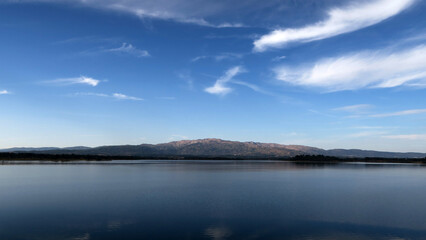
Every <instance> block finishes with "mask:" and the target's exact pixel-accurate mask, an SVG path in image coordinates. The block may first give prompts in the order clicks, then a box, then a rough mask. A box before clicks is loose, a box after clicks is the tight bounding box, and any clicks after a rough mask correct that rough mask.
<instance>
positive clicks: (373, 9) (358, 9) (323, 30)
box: [254, 0, 415, 52]
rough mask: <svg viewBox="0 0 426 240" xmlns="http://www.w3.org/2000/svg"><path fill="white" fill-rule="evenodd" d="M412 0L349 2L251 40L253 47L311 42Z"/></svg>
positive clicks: (390, 13)
mask: <svg viewBox="0 0 426 240" xmlns="http://www.w3.org/2000/svg"><path fill="white" fill-rule="evenodd" d="M414 2H415V0H392V1H389V0H374V1H363V2H361V3H352V4H350V5H349V6H346V7H342V8H333V9H331V10H329V11H328V13H327V15H328V18H327V19H325V20H323V21H320V22H317V23H315V24H312V25H307V26H305V27H301V28H289V29H278V30H274V31H272V32H271V33H269V34H266V35H264V36H262V37H261V38H259V39H258V40H256V41H255V42H254V51H257V52H263V51H266V50H267V49H269V48H281V47H285V46H286V45H288V44H290V43H295V42H302V43H303V42H312V41H316V40H321V39H325V38H330V37H334V36H337V35H340V34H344V33H348V32H353V31H356V30H359V29H362V28H365V27H368V26H371V25H374V24H377V23H380V22H382V21H384V20H386V19H388V18H390V17H392V16H395V15H397V14H399V13H400V12H402V11H403V10H405V9H407V8H408V7H410V6H411V5H412V4H413V3H414Z"/></svg>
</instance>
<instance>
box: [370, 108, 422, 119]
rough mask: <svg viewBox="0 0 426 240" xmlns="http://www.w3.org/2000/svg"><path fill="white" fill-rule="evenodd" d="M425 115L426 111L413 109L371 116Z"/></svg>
mask: <svg viewBox="0 0 426 240" xmlns="http://www.w3.org/2000/svg"><path fill="white" fill-rule="evenodd" d="M423 113H426V109H412V110H405V111H400V112H392V113H383V114H374V115H370V117H376V118H380V117H396V116H405V115H415V114H423Z"/></svg>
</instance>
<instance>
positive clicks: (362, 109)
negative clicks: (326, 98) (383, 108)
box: [333, 104, 374, 113]
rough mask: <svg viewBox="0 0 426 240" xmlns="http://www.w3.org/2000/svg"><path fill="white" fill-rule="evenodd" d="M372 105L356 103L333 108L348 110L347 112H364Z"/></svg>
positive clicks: (342, 110) (335, 109)
mask: <svg viewBox="0 0 426 240" xmlns="http://www.w3.org/2000/svg"><path fill="white" fill-rule="evenodd" d="M373 107H374V106H373V105H371V104H357V105H349V106H344V107H338V108H334V109H333V110H334V111H341V112H349V113H364V112H366V111H368V110H370V109H371V108H373Z"/></svg>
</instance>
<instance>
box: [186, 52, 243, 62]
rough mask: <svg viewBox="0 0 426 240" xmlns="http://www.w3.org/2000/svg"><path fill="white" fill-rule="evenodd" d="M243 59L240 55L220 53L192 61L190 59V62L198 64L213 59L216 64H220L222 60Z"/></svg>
mask: <svg viewBox="0 0 426 240" xmlns="http://www.w3.org/2000/svg"><path fill="white" fill-rule="evenodd" d="M242 57H243V54H241V53H221V54H218V55H210V56H207V55H203V56H197V57H195V58H193V59H191V62H198V61H201V60H204V59H214V60H215V61H217V62H220V61H222V60H235V59H240V58H242Z"/></svg>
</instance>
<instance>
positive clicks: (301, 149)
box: [1, 138, 426, 159]
mask: <svg viewBox="0 0 426 240" xmlns="http://www.w3.org/2000/svg"><path fill="white" fill-rule="evenodd" d="M1 151H2V152H7V151H8V150H1ZM9 152H35V153H44V154H77V155H102V156H137V157H179V156H186V157H189V156H193V157H209V158H218V157H228V158H260V159H267V158H286V157H294V156H297V155H325V156H335V157H359V158H365V157H380V158H424V157H426V153H396V152H379V151H366V150H359V149H350V150H345V149H332V150H324V149H320V148H314V147H308V146H301V145H282V144H275V143H259V142H237V141H226V140H221V139H215V138H208V139H199V140H183V141H175V142H169V143H162V144H156V145H154V144H141V145H120V146H102V147H95V148H88V147H72V148H36V149H31V148H14V149H9Z"/></svg>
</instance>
